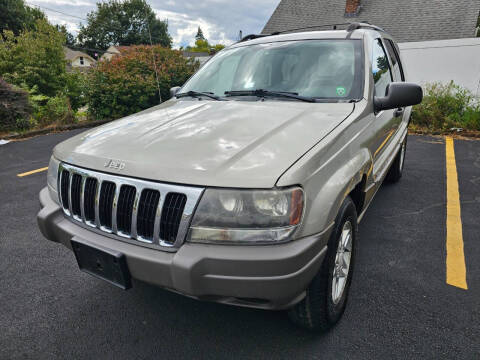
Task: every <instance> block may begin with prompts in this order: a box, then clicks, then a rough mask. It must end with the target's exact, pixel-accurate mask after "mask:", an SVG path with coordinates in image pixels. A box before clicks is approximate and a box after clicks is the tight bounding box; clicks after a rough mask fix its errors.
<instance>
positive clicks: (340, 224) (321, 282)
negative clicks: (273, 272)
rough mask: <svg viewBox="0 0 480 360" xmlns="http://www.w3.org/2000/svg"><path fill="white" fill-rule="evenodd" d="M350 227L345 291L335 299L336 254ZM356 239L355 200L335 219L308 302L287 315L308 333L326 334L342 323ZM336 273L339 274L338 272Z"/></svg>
mask: <svg viewBox="0 0 480 360" xmlns="http://www.w3.org/2000/svg"><path fill="white" fill-rule="evenodd" d="M347 224H350V229H351V232H350V235H351V242H350V244H351V247H350V250H351V251H350V252H349V253H350V262H349V267H348V269H347V270H346V277H345V278H344V279H345V280H344V284H345V285H344V287H343V291H342V292H341V295H338V296H336V297H335V298H334V293H333V292H332V287H333V286H334V282H336V283H339V282H338V281H339V280H334V279H333V275H334V271H335V264H336V259H337V250H340V248H339V243H340V240H341V239H342V233H343V232H344V230H345V228H347V229H348V225H347ZM356 239H357V212H356V208H355V204H354V203H353V201H352V199H351V198H350V197H347V198H346V199H345V201H344V202H343V204H342V206H341V207H340V210H339V212H338V215H337V218H336V219H335V226H334V228H333V231H332V234H331V236H330V239H329V241H328V249H327V255H326V257H325V259H324V261H323V264H322V267H321V268H320V270H319V272H318V273H317V275H316V276H315V277H314V279H313V280H312V282H311V283H310V285H309V286H308V288H307V291H306V296H305V298H304V299H303V300H302V301H301V302H299V303H298V304H296V305H295V306H294V307H293V308H291V309H290V310H289V312H288V315H289V317H290V319H291V320H292V321H293V322H294V323H295V324H296V325H298V326H300V327H303V328H305V329H308V330H313V331H326V330H328V329H329V328H331V327H332V326H333V325H335V324H336V323H337V322H338V321H339V320H340V318H341V317H342V315H343V312H344V310H345V307H346V305H347V298H348V291H349V289H350V284H351V280H352V274H353V268H354V263H355V249H356ZM347 250H348V249H347ZM347 253H348V251H345V252H344V254H347ZM345 256H346V255H345ZM337 265H338V263H337ZM335 273H337V272H336V271H335ZM339 286H340V283H339ZM336 295H337V294H336Z"/></svg>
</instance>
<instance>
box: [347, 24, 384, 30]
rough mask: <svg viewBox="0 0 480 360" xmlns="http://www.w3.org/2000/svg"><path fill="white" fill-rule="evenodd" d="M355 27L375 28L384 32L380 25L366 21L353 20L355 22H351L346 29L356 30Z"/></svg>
mask: <svg viewBox="0 0 480 360" xmlns="http://www.w3.org/2000/svg"><path fill="white" fill-rule="evenodd" d="M357 29H372V30H377V31H382V32H385V30H383V29H382V28H381V27H378V26H375V25H372V24H369V23H367V22H355V23H351V24H350V25H349V26H348V28H347V31H348V32H352V31H355V30H357Z"/></svg>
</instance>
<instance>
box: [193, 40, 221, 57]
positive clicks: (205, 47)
mask: <svg viewBox="0 0 480 360" xmlns="http://www.w3.org/2000/svg"><path fill="white" fill-rule="evenodd" d="M224 48H225V45H222V44H217V45H211V44H209V42H208V40H206V39H203V40H202V39H198V40H196V41H195V46H187V47H186V49H185V50H186V51H191V52H206V53H209V54H215V53H217V52H219V51H220V50H222V49H224Z"/></svg>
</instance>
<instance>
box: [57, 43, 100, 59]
mask: <svg viewBox="0 0 480 360" xmlns="http://www.w3.org/2000/svg"><path fill="white" fill-rule="evenodd" d="M63 51H64V53H65V59H66V60H68V61H73V60H75V59H76V58H78V57H80V56H82V57H84V58H88V59H90V60H91V61H92V62H95V59H94V58H92V57H91V56H90V55H88V54H87V53H84V52H82V51H76V50H72V49H70V48H68V47H66V46H64V47H63Z"/></svg>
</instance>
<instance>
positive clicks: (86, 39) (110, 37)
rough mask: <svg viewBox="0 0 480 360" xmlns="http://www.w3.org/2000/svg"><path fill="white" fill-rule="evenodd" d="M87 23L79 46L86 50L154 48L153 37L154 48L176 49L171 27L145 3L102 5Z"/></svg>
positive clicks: (132, 0)
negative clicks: (133, 46)
mask: <svg viewBox="0 0 480 360" xmlns="http://www.w3.org/2000/svg"><path fill="white" fill-rule="evenodd" d="M87 20H88V24H87V26H82V27H81V28H80V32H79V34H78V41H79V43H80V44H81V45H82V46H83V47H86V48H92V49H101V50H106V49H107V48H108V47H109V46H110V45H120V46H122V45H125V46H128V45H141V44H150V33H151V37H152V43H153V44H158V45H162V46H164V47H170V46H171V45H172V38H171V37H170V35H169V34H168V23H167V22H166V21H160V20H158V19H157V18H156V17H155V13H154V12H153V10H152V8H151V7H150V5H148V4H147V3H146V1H145V0H126V1H118V0H108V1H106V2H98V3H97V10H96V11H92V12H91V13H89V14H88V16H87ZM149 31H150V33H149ZM90 55H93V52H92V53H90Z"/></svg>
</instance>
